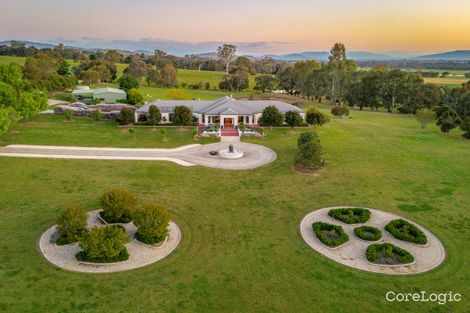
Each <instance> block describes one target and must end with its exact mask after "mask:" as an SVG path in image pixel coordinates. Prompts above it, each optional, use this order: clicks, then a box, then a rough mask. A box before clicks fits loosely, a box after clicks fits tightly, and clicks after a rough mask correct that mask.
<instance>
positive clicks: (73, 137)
mask: <svg viewBox="0 0 470 313" xmlns="http://www.w3.org/2000/svg"><path fill="white" fill-rule="evenodd" d="M161 128H166V129H167V131H168V133H167V135H166V141H164V140H163V135H162V134H161V132H160V129H161ZM192 128H195V127H192ZM192 128H191V127H185V128H183V129H180V127H171V126H167V127H157V128H156V130H154V129H153V127H136V128H135V133H133V134H131V133H129V131H128V128H121V127H117V124H116V122H115V121H101V122H94V121H93V120H92V119H90V118H86V117H74V119H73V121H72V122H65V121H64V117H63V116H56V115H41V116H36V117H34V118H31V119H29V120H27V121H23V122H21V123H19V124H18V125H17V126H16V127H15V128H13V129H12V130H11V131H9V132H8V133H7V134H5V135H4V136H3V137H1V138H0V145H2V146H4V145H8V144H44V145H65V146H84V147H86V146H88V147H89V146H99V147H107V146H109V147H129V148H135V147H141V148H147V147H149V148H152V147H159V148H160V147H161V148H171V147H178V146H181V145H185V144H193V143H201V144H204V143H210V142H214V141H215V140H216V139H213V138H200V139H198V140H197V141H194V140H193V137H192V134H191V129H192Z"/></svg>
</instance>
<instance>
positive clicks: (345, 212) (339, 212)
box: [328, 208, 370, 224]
mask: <svg viewBox="0 0 470 313" xmlns="http://www.w3.org/2000/svg"><path fill="white" fill-rule="evenodd" d="M328 215H329V216H331V217H333V218H334V219H337V220H338V221H341V222H343V223H346V224H360V223H365V222H367V221H368V220H369V218H370V211H369V210H368V209H363V208H338V209H331V210H330V211H329V212H328Z"/></svg>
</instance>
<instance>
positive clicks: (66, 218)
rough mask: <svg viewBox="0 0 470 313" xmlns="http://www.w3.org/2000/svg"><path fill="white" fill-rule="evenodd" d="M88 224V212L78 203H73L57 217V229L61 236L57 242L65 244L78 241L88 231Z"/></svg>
mask: <svg viewBox="0 0 470 313" xmlns="http://www.w3.org/2000/svg"><path fill="white" fill-rule="evenodd" d="M86 225H87V214H86V212H85V210H84V209H83V208H82V207H80V206H79V205H77V204H71V205H70V206H69V207H68V208H67V209H65V211H63V212H62V213H61V214H60V216H59V218H58V219H57V230H58V231H59V233H60V237H59V238H57V240H56V243H57V244H58V245H65V244H69V243H72V242H77V241H78V239H79V238H80V236H81V235H82V234H83V233H84V232H85V231H86Z"/></svg>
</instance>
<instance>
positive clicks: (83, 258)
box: [75, 249, 129, 263]
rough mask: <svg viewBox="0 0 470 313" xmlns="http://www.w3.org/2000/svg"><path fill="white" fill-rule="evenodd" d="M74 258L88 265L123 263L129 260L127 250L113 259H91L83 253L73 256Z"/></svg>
mask: <svg viewBox="0 0 470 313" xmlns="http://www.w3.org/2000/svg"><path fill="white" fill-rule="evenodd" d="M75 258H76V259H77V260H78V261H82V262H90V263H115V262H123V261H127V260H128V259H129V253H128V252H127V250H126V249H125V250H122V251H121V252H120V253H119V255H117V256H115V257H107V258H91V257H88V255H87V254H86V253H85V251H80V252H78V253H77V254H75Z"/></svg>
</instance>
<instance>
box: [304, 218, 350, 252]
mask: <svg viewBox="0 0 470 313" xmlns="http://www.w3.org/2000/svg"><path fill="white" fill-rule="evenodd" d="M312 227H313V231H314V232H315V235H316V236H317V238H318V239H320V241H321V242H322V243H324V244H325V245H327V246H328V247H331V248H334V247H338V246H340V245H342V244H343V243H345V242H347V241H348V240H349V237H348V235H347V234H346V233H345V232H344V230H343V228H342V227H341V226H337V225H332V224H327V223H322V222H315V223H313V224H312Z"/></svg>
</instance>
